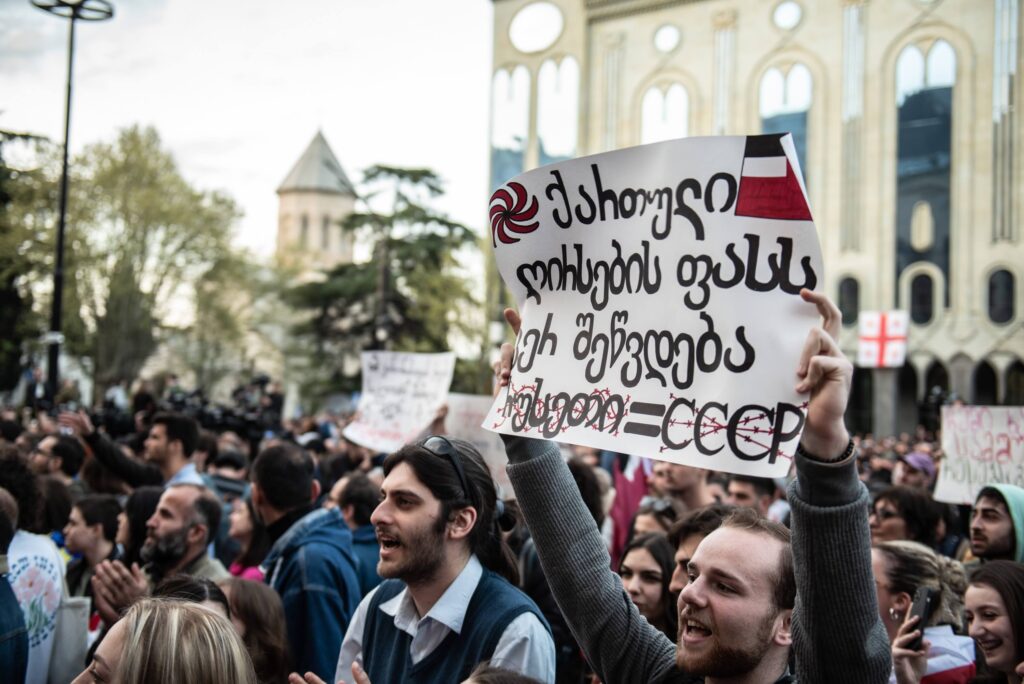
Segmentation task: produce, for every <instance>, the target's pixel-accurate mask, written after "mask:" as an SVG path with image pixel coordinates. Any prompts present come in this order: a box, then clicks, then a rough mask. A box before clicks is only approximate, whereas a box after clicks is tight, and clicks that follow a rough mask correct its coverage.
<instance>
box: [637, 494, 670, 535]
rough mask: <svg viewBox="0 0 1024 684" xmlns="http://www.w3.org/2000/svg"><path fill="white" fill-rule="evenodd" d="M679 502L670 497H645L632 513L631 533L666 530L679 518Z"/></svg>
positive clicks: (662, 531)
mask: <svg viewBox="0 0 1024 684" xmlns="http://www.w3.org/2000/svg"><path fill="white" fill-rule="evenodd" d="M680 508H681V507H680V505H679V502H678V501H676V500H675V499H672V498H667V497H666V498H658V499H647V500H646V501H643V502H641V503H640V505H639V506H638V507H637V509H636V513H635V514H634V515H633V525H632V527H631V530H630V532H631V534H632V535H640V534H648V533H650V532H658V533H661V534H668V531H669V530H670V529H671V528H672V526H673V525H674V524H675V523H676V521H677V520H678V519H679V515H680V512H679V511H680Z"/></svg>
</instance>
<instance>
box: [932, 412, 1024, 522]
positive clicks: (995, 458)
mask: <svg viewBox="0 0 1024 684" xmlns="http://www.w3.org/2000/svg"><path fill="white" fill-rule="evenodd" d="M942 452H943V454H944V457H943V459H942V463H941V465H940V470H939V479H938V481H937V482H936V483H935V499H936V500H937V501H945V502H947V503H952V504H973V503H974V500H975V498H977V496H978V492H979V491H981V488H982V487H984V486H985V485H988V484H993V483H1001V484H1012V485H1017V486H1018V487H1024V408H1022V407H1020V406H944V407H942Z"/></svg>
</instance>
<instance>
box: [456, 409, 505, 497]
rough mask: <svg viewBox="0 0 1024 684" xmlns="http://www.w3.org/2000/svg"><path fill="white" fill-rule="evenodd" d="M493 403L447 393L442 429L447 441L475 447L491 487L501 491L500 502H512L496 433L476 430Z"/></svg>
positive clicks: (503, 450)
mask: <svg viewBox="0 0 1024 684" xmlns="http://www.w3.org/2000/svg"><path fill="white" fill-rule="evenodd" d="M493 401H494V399H493V398H491V397H489V396H486V395H482V394H481V395H477V394H459V393H457V392H452V393H450V394H449V395H448V416H447V417H446V418H445V428H446V429H447V430H448V434H449V435H450V436H451V437H455V438H457V439H461V440H465V441H467V442H469V443H470V444H472V445H473V446H475V447H476V449H477V451H479V452H480V455H481V456H483V457H484V461H485V462H486V463H487V467H488V468H489V469H490V471H491V477H492V478H494V482H495V484H497V485H498V488H499V489H500V490H501V491H500V492H499V494H500V495H501V496H502V498H505V499H508V498H515V494H514V492H513V491H512V483H511V482H509V480H508V475H507V474H506V473H505V466H506V465H507V464H508V456H507V455H506V454H505V445H504V444H503V443H502V441H501V437H499V436H498V435H497V434H496V433H494V432H490V431H488V430H484V429H483V428H482V427H480V425H481V424H482V423H483V422H484V420H485V419H486V418H487V413H488V411H490V409H491V404H492V403H493Z"/></svg>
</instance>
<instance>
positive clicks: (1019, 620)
mask: <svg viewBox="0 0 1024 684" xmlns="http://www.w3.org/2000/svg"><path fill="white" fill-rule="evenodd" d="M964 604H965V608H966V610H965V613H964V614H965V617H966V620H967V633H968V634H970V636H971V638H972V639H974V643H975V644H976V645H977V647H978V650H979V651H980V652H981V654H982V655H983V656H984V661H985V662H984V666H982V667H980V668H979V671H980V674H981V676H979V678H978V681H992V682H1014V681H1017V680H1016V679H1014V678H1013V676H1012V675H1013V674H1014V670H1015V668H1017V667H1018V665H1019V664H1020V663H1021V661H1024V565H1021V564H1020V563H1015V562H1013V561H1006V560H994V561H991V562H988V563H983V564H981V565H979V566H977V567H976V568H975V569H974V571H973V572H972V573H971V576H970V581H969V584H968V587H967V593H966V594H965V596H964ZM986 675H988V678H987V679H985V678H984V677H985V676H986Z"/></svg>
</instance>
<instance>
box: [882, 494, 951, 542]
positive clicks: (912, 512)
mask: <svg viewBox="0 0 1024 684" xmlns="http://www.w3.org/2000/svg"><path fill="white" fill-rule="evenodd" d="M941 517H942V516H941V515H940V512H939V506H938V505H937V504H936V503H935V501H933V500H932V497H931V495H930V494H928V492H926V491H924V490H921V489H914V488H911V487H888V488H887V489H884V490H883V491H882V492H880V493H879V494H878V496H877V497H875V502H874V503H873V504H872V507H871V512H870V513H869V514H868V525H869V527H870V528H871V542H872V543H874V544H877V543H878V542H883V541H899V540H901V539H905V540H909V541H916V542H919V543H921V544H924V545H925V546H930V547H931V546H935V534H936V530H937V528H938V525H939V520H940V519H941Z"/></svg>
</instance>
